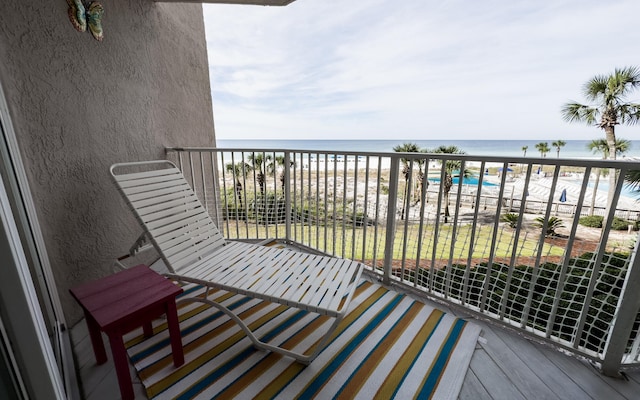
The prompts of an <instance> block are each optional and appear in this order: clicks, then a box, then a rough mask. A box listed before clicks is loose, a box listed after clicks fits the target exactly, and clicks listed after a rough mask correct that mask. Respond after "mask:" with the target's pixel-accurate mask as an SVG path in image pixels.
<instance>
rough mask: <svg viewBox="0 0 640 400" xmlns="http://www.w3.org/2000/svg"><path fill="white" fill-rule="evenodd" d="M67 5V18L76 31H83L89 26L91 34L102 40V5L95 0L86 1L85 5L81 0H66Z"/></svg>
mask: <svg viewBox="0 0 640 400" xmlns="http://www.w3.org/2000/svg"><path fill="white" fill-rule="evenodd" d="M67 4H68V5H69V11H68V14H69V20H71V24H72V25H73V27H74V28H76V30H77V31H78V32H85V31H86V30H87V28H89V32H91V35H93V37H94V38H95V39H96V40H98V41H102V39H103V38H104V32H103V31H102V15H103V14H104V7H103V6H102V4H100V3H98V2H97V1H92V2H90V3H88V4H87V5H86V7H85V5H84V3H83V2H82V0H67Z"/></svg>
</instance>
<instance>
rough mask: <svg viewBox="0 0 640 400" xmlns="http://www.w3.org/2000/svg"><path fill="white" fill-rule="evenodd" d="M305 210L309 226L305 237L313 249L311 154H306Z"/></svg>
mask: <svg viewBox="0 0 640 400" xmlns="http://www.w3.org/2000/svg"><path fill="white" fill-rule="evenodd" d="M307 171H308V174H307V189H308V190H307V204H308V205H307V209H308V212H307V214H308V215H309V217H308V218H307V221H308V222H307V224H309V226H308V229H307V235H308V237H309V241H308V246H310V247H313V241H312V240H311V234H312V231H313V229H312V228H313V227H314V224H313V215H312V214H311V210H312V208H311V152H309V153H307ZM316 229H317V226H316Z"/></svg>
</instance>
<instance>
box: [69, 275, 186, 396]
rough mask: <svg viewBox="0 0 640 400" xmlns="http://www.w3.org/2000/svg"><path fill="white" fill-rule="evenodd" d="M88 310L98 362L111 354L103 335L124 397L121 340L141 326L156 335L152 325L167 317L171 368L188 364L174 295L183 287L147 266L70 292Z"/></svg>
mask: <svg viewBox="0 0 640 400" xmlns="http://www.w3.org/2000/svg"><path fill="white" fill-rule="evenodd" d="M69 291H70V292H71V295H72V296H73V297H74V298H75V299H76V300H77V301H78V303H79V304H80V306H82V309H83V310H84V316H85V319H86V321H87V326H88V328H89V335H90V337H91V344H92V345H93V352H94V354H95V356H96V362H97V363H98V364H103V363H105V362H106V361H107V354H106V351H105V348H104V343H103V342H102V336H101V334H100V331H103V332H104V333H106V334H107V336H108V337H109V343H110V344H111V352H112V354H113V362H114V364H115V368H116V374H117V376H118V383H119V385H120V394H121V395H122V398H123V399H133V398H134V397H135V396H134V393H133V386H132V384H131V376H130V375H129V362H128V360H127V351H126V349H125V347H124V341H123V339H122V336H123V335H124V334H125V333H127V332H130V331H132V330H133V329H135V328H138V327H140V326H142V327H143V331H144V335H145V337H149V336H151V335H153V328H152V326H151V321H152V320H153V319H155V318H157V317H159V316H160V315H162V314H166V315H167V325H168V327H169V335H170V337H171V350H172V352H173V364H174V365H175V366H176V367H178V366H180V365H182V364H184V353H183V350H182V340H181V338H180V326H179V324H178V313H177V310H176V301H175V299H176V296H177V295H178V294H180V293H182V288H181V287H179V286H177V285H175V284H173V283H172V282H171V281H170V280H168V279H166V278H165V277H163V276H162V275H160V274H158V273H156V272H155V271H153V270H152V269H150V268H149V267H147V266H146V265H137V266H135V267H132V268H129V269H127V270H124V271H121V272H118V273H116V274H114V275H110V276H107V277H105V278H102V279H98V280H96V281H93V282H87V283H84V284H82V285H80V286H77V287H74V288H72V289H70V290H69Z"/></svg>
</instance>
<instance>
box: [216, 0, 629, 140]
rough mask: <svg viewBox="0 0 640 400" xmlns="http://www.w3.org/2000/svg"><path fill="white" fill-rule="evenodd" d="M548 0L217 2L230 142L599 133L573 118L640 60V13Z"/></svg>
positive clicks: (221, 109)
mask: <svg viewBox="0 0 640 400" xmlns="http://www.w3.org/2000/svg"><path fill="white" fill-rule="evenodd" d="M540 3H542V4H540ZM546 3H547V2H539V1H534V0H531V1H518V2H504V1H498V0H494V1H488V2H469V1H464V0H450V1H448V2H442V1H432V0H405V1H402V2H389V1H384V0H359V1H357V2H328V1H320V0H297V1H295V2H294V3H292V4H291V5H289V6H287V7H284V8H278V7H257V6H230V5H226V6H225V5H205V6H204V10H205V26H206V30H207V48H208V54H209V64H210V75H211V86H212V96H213V103H214V116H215V123H216V135H217V137H218V138H272V139H287V138H303V137H304V138H309V139H320V138H321V139H337V138H340V139H347V138H354V139H357V138H376V139H386V138H399V137H401V138H403V139H426V138H433V139H438V138H457V139H466V138H478V137H483V138H486V139H497V138H504V137H505V135H510V137H513V135H514V134H517V135H518V137H523V138H531V139H537V138H564V139H590V138H593V137H596V136H598V135H599V134H600V133H599V132H597V130H596V129H595V128H589V127H585V126H578V125H569V124H567V123H565V122H564V121H563V120H562V118H561V116H560V111H559V110H560V107H561V106H562V104H563V103H564V102H566V101H568V100H570V99H573V100H578V101H584V99H582V98H581V96H580V95H581V88H582V85H583V84H584V82H585V81H586V80H588V79H589V78H591V77H592V76H594V75H596V74H603V73H608V72H610V71H612V70H613V69H614V68H615V67H621V66H626V65H637V64H638V59H637V56H636V55H635V48H636V47H637V45H636V44H637V43H638V42H639V41H640V32H639V31H638V30H637V29H636V28H635V25H636V21H635V16H636V15H637V14H638V12H640V4H638V3H637V1H635V0H612V1H608V2H601V1H595V0H565V1H557V2H549V4H546ZM639 97H640V95H639ZM585 132H589V135H591V136H589V137H586V138H585V137H584V135H585V134H586V133H585Z"/></svg>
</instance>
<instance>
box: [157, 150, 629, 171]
mask: <svg viewBox="0 0 640 400" xmlns="http://www.w3.org/2000/svg"><path fill="white" fill-rule="evenodd" d="M165 151H166V152H170V151H175V152H180V151H193V152H218V153H219V152H227V153H231V152H236V153H241V152H245V153H246V152H259V153H285V152H289V153H303V154H304V153H308V154H327V155H330V154H336V155H349V156H364V157H366V156H373V157H389V158H391V159H397V158H403V159H406V160H419V159H425V158H429V159H432V160H439V159H442V160H460V161H462V160H465V161H477V162H482V161H484V162H489V163H507V164H529V165H533V164H541V165H551V166H572V167H586V166H590V167H593V168H616V169H619V168H624V169H640V160H627V159H622V160H620V159H618V160H605V159H601V158H540V157H508V156H485V155H473V154H450V153H400V152H366V151H349V150H312V149H273V148H271V149H268V148H237V147H227V148H220V147H166V148H165Z"/></svg>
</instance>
